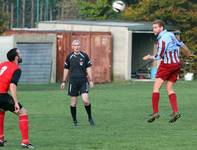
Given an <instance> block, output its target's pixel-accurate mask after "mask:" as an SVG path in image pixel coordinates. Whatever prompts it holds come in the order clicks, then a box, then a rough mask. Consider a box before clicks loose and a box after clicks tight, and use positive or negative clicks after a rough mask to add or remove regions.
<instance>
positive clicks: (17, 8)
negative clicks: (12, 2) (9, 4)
mask: <svg viewBox="0 0 197 150" xmlns="http://www.w3.org/2000/svg"><path fill="white" fill-rule="evenodd" d="M16 27H17V28H18V27H19V0H17V1H16Z"/></svg>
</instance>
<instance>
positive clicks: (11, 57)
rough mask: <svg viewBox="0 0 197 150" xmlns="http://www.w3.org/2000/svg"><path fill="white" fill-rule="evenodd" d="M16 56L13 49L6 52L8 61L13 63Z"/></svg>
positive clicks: (15, 51) (15, 50)
mask: <svg viewBox="0 0 197 150" xmlns="http://www.w3.org/2000/svg"><path fill="white" fill-rule="evenodd" d="M16 56H18V53H17V48H13V49H11V50H9V51H8V52H7V58H8V60H9V61H14V60H15V57H16Z"/></svg>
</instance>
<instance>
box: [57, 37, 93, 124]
mask: <svg viewBox="0 0 197 150" xmlns="http://www.w3.org/2000/svg"><path fill="white" fill-rule="evenodd" d="M72 50H73V52H72V53H70V54H69V55H68V56H67V58H66V60H65V64H64V74H63V81H62V83H61V89H62V90H63V89H64V88H65V82H66V79H67V77H68V76H69V87H68V95H69V96H71V105H70V111H71V115H72V119H73V124H74V126H77V123H78V122H77V117H76V110H77V108H76V105H77V97H78V96H79V95H81V97H82V100H83V103H84V106H85V109H86V112H87V114H88V121H89V123H90V125H91V126H94V120H93V118H92V114H91V103H90V101H89V98H88V91H89V85H90V87H93V86H94V83H93V81H92V72H91V66H92V63H91V61H90V58H89V57H88V55H87V54H86V53H84V52H81V51H80V41H79V40H74V41H73V42H72Z"/></svg>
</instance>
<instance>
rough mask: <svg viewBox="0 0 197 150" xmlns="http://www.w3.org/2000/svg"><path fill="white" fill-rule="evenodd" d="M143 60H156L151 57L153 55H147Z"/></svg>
mask: <svg viewBox="0 0 197 150" xmlns="http://www.w3.org/2000/svg"><path fill="white" fill-rule="evenodd" d="M142 59H143V60H154V56H151V55H149V54H148V55H146V56H144V57H143V58H142Z"/></svg>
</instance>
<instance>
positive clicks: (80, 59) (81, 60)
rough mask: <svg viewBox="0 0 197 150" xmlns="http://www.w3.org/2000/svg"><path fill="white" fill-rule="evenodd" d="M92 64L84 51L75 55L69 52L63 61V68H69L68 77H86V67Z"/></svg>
mask: <svg viewBox="0 0 197 150" xmlns="http://www.w3.org/2000/svg"><path fill="white" fill-rule="evenodd" d="M91 65H92V63H91V60H90V58H89V57H88V55H87V54H86V53H84V52H80V53H79V55H75V54H74V52H72V53H70V54H69V55H68V56H67V58H66V60H65V63H64V68H66V69H69V76H70V79H75V78H86V77H87V72H86V69H87V68H88V67H90V66H91Z"/></svg>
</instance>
